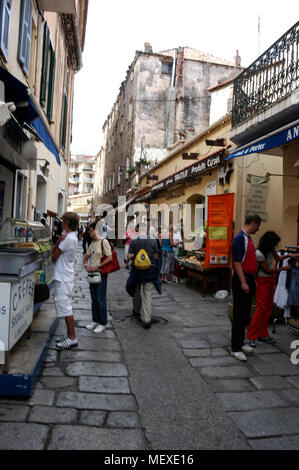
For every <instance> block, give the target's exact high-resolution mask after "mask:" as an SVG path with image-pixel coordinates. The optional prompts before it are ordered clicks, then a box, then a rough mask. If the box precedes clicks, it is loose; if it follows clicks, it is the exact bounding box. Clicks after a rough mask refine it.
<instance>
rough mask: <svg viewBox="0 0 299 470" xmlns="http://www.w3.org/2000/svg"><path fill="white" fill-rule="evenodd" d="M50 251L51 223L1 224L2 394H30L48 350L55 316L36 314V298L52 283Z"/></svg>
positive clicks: (16, 220) (0, 356) (12, 222)
mask: <svg viewBox="0 0 299 470" xmlns="http://www.w3.org/2000/svg"><path fill="white" fill-rule="evenodd" d="M51 253H52V245H51V242H50V228H49V227H44V226H43V225H42V224H41V223H40V222H28V221H24V220H20V219H11V218H8V219H6V220H5V221H4V223H3V224H2V225H1V228H0V395H20V396H28V395H30V394H31V391H32V386H33V384H34V382H35V380H36V378H37V374H38V372H39V370H40V367H41V364H42V360H43V358H44V356H45V354H46V351H47V348H48V343H49V335H50V336H51V334H52V331H53V328H54V324H55V321H56V318H53V314H52V313H51V311H50V310H49V312H48V315H47V318H45V317H44V315H42V314H40V313H39V314H38V315H37V313H38V312H39V310H40V308H41V306H42V301H39V303H37V302H36V303H35V301H36V298H37V296H36V292H37V289H38V288H39V286H41V285H44V284H48V285H49V286H50V285H51V283H52V266H51ZM52 310H53V309H52ZM41 325H42V326H41Z"/></svg>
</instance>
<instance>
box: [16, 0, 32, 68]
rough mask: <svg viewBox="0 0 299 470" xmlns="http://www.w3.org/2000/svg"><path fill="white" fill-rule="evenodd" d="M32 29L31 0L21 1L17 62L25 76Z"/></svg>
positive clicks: (28, 60)
mask: <svg viewBox="0 0 299 470" xmlns="http://www.w3.org/2000/svg"><path fill="white" fill-rule="evenodd" d="M31 28H32V3H31V0H22V8H21V16H20V30H19V48H18V60H19V62H20V64H21V66H22V69H23V71H24V73H25V74H26V75H28V73H29V63H30V44H31Z"/></svg>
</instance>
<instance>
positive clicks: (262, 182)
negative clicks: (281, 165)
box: [257, 173, 299, 184]
mask: <svg viewBox="0 0 299 470" xmlns="http://www.w3.org/2000/svg"><path fill="white" fill-rule="evenodd" d="M270 176H287V177H288V178H297V179H299V174H298V175H280V174H277V173H266V174H265V176H264V178H263V179H262V180H261V181H259V182H258V183H257V184H264V183H269V181H270Z"/></svg>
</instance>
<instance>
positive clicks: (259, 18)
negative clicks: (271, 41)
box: [257, 15, 261, 56]
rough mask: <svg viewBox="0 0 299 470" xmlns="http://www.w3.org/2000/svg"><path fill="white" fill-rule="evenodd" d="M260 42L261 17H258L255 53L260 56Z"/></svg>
mask: <svg viewBox="0 0 299 470" xmlns="http://www.w3.org/2000/svg"><path fill="white" fill-rule="evenodd" d="M260 40H261V16H260V15H259V16H258V20H257V53H258V56H259V55H260Z"/></svg>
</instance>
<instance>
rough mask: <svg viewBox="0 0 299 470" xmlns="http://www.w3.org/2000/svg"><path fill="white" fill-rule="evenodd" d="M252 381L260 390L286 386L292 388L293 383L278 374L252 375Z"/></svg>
mask: <svg viewBox="0 0 299 470" xmlns="http://www.w3.org/2000/svg"><path fill="white" fill-rule="evenodd" d="M249 380H250V382H251V383H252V384H253V385H254V386H255V388H257V389H258V390H271V389H278V390H279V389H284V388H292V387H293V385H292V384H291V383H290V382H288V380H286V379H285V378H284V377H280V376H278V375H272V376H271V375H269V376H267V377H261V376H256V377H251V378H250V379H249Z"/></svg>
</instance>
